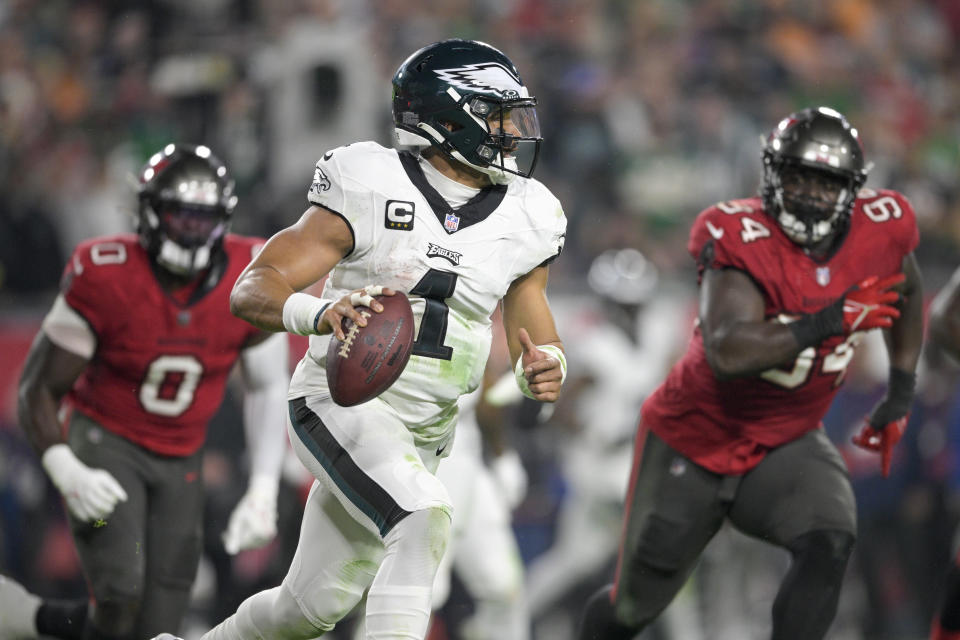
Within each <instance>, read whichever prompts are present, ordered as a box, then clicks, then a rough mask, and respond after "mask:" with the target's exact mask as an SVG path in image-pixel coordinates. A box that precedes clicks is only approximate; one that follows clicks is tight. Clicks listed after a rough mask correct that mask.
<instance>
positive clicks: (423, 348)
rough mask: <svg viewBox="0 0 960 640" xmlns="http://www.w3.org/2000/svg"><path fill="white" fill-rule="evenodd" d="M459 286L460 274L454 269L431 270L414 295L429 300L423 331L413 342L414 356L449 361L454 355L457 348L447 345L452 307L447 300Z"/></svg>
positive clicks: (411, 290) (416, 287) (424, 315)
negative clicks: (449, 314) (458, 275)
mask: <svg viewBox="0 0 960 640" xmlns="http://www.w3.org/2000/svg"><path fill="white" fill-rule="evenodd" d="M456 287H457V274H455V273H453V272H452V271H441V270H439V269H430V270H429V271H427V272H426V273H425V274H424V276H423V277H422V278H420V282H418V283H417V284H416V285H415V286H414V287H413V288H412V289H410V294H411V295H415V296H421V297H422V298H423V299H424V301H425V302H426V303H427V304H426V308H424V310H423V318H421V319H420V332H419V333H418V334H417V339H416V341H415V342H414V343H413V351H412V352H411V353H412V355H415V356H424V357H426V358H440V359H441V360H449V359H450V358H451V357H452V356H453V347H448V346H446V345H444V344H443V340H444V338H446V336H447V314H448V313H449V311H450V308H449V307H448V306H447V303H446V300H447V298H450V297H452V296H453V290H454V289H456Z"/></svg>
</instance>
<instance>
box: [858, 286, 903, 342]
mask: <svg viewBox="0 0 960 640" xmlns="http://www.w3.org/2000/svg"><path fill="white" fill-rule="evenodd" d="M906 278H907V276H906V275H904V274H902V273H898V274H896V275H892V276H889V277H887V278H884V279H883V280H881V279H880V278H879V277H877V276H870V277H869V278H867V279H865V280H863V281H861V282H860V283H859V284H857V285H856V286H855V287H853V288H852V289H850V290H849V291H847V293H846V295H844V297H843V329H844V331H845V332H846V333H847V334H850V333H853V332H854V331H867V330H869V329H881V328H886V327H891V326H893V321H894V319H896V318H899V317H900V311H898V310H897V309H896V308H895V307H892V306H890V305H892V304H894V303H895V302H897V300H899V299H900V294H899V293H897V292H896V291H891V289H893V287H895V286H896V285H898V284H900V283H902V282H903V281H904V280H906Z"/></svg>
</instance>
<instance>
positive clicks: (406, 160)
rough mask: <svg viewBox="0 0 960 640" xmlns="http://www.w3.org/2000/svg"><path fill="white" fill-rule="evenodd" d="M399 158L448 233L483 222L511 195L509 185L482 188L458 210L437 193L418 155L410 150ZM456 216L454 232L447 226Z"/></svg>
mask: <svg viewBox="0 0 960 640" xmlns="http://www.w3.org/2000/svg"><path fill="white" fill-rule="evenodd" d="M399 156H400V163H401V164H402V165H403V169H404V171H406V172H407V177H408V178H410V182H412V183H413V186H415V187H416V188H417V190H418V191H419V192H420V194H421V195H422V196H423V197H424V199H425V200H426V201H427V204H428V205H430V208H431V209H432V210H433V215H435V216H436V217H437V220H438V221H439V222H440V224H441V225H442V226H443V228H444V229H445V230H446V232H447V233H455V232H457V231H459V230H460V229H464V228H466V227H469V226H470V225H473V224H476V223H478V222H483V221H484V220H486V219H487V217H488V216H489V215H490V214H491V213H493V212H494V211H495V210H496V209H497V207H499V206H500V203H501V202H503V198H504V196H506V195H507V185H505V184H497V185H490V186H488V187H484V188H483V189H481V190H480V193H478V194H477V195H475V196H474V197H472V198H471V199H470V200H469V201H468V202H467V203H466V204H464V205H463V206H462V207H460V208H459V209H454V208H453V207H451V206H450V204H449V203H448V202H447V201H446V200H444V199H443V196H441V195H440V194H439V193H437V190H436V189H434V188H433V186H432V185H431V184H430V183H429V182H427V177H426V176H425V175H423V169H421V168H420V162H419V161H418V160H417V157H416V156H415V155H413V154H412V153H410V152H409V151H401V152H400V153H399ZM454 214H455V216H456V217H457V218H459V221H458V225H457V227H456V228H454V229H451V228H450V227H449V226H448V225H446V224H444V222H445V221H446V220H447V218H448V216H450V215H454Z"/></svg>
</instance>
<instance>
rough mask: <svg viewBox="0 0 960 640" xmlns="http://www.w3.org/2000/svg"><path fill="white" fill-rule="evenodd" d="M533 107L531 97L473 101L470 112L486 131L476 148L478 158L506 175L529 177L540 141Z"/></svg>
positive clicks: (537, 153) (535, 110) (538, 127)
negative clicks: (481, 143) (504, 100)
mask: <svg viewBox="0 0 960 640" xmlns="http://www.w3.org/2000/svg"><path fill="white" fill-rule="evenodd" d="M536 104H537V102H536V100H535V99H533V98H525V99H522V100H512V101H509V102H494V101H488V100H483V99H475V100H474V101H473V102H472V103H471V105H470V108H471V111H472V112H473V113H474V115H476V116H479V117H482V118H483V119H484V120H485V121H486V125H487V131H488V132H489V136H488V137H487V139H486V140H485V141H484V143H483V145H482V146H481V147H480V149H478V153H479V154H480V156H481V157H483V158H484V159H485V160H487V161H488V162H490V164H491V165H493V166H500V167H501V168H503V169H505V170H506V171H509V172H510V173H517V174H520V175H523V176H529V175H531V174H532V173H533V169H534V167H535V166H536V162H537V156H538V155H539V150H540V141H541V139H542V137H541V135H540V120H539V119H538V118H537V109H536Z"/></svg>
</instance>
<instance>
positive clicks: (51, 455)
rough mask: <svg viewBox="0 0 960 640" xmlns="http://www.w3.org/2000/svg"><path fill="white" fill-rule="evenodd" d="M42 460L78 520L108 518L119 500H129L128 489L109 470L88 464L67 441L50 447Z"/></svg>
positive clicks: (86, 520)
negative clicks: (83, 461) (125, 489)
mask: <svg viewBox="0 0 960 640" xmlns="http://www.w3.org/2000/svg"><path fill="white" fill-rule="evenodd" d="M40 462H41V463H42V464H43V468H44V469H46V471H47V475H49V476H50V479H51V480H53V484H54V485H56V487H57V489H59V490H60V493H61V494H62V495H63V498H64V500H66V502H67V508H68V509H69V510H70V513H72V514H73V515H74V517H76V518H77V519H78V520H81V521H83V522H90V521H91V520H100V519H102V518H106V517H107V516H108V515H110V514H111V513H113V510H114V508H115V507H116V506H117V503H118V502H125V501H126V500H127V492H126V491H124V490H123V487H121V486H120V483H119V482H117V479H116V478H114V477H113V476H112V475H111V474H110V472H108V471H104V470H103V469H93V468H91V467H88V466H87V465H85V464H84V463H82V462H81V461H80V460H79V458H77V456H76V455H74V453H73V451H71V449H70V446H69V445H67V444H65V443H62V442H61V443H59V444H55V445H53V446H51V447H49V448H48V449H47V450H46V451H44V452H43V456H42V457H41V458H40Z"/></svg>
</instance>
